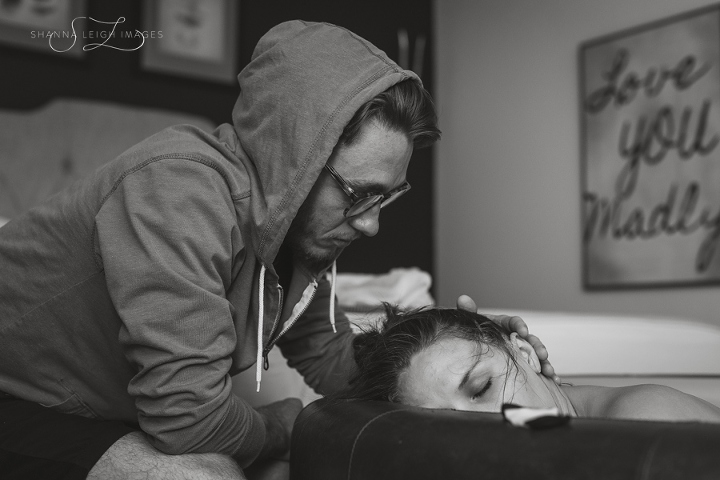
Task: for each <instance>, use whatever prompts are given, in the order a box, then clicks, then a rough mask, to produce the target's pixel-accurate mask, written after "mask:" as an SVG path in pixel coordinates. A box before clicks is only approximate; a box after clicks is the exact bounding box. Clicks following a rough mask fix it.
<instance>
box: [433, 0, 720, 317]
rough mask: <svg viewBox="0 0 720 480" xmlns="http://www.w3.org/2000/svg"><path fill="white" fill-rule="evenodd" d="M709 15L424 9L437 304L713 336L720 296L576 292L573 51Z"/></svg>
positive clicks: (569, 6)
mask: <svg viewBox="0 0 720 480" xmlns="http://www.w3.org/2000/svg"><path fill="white" fill-rule="evenodd" d="M711 3H714V2H710V1H706V0H633V1H627V0H602V1H596V0H467V1H460V0H448V1H443V0H440V1H438V2H436V5H435V12H436V18H435V22H436V25H435V31H436V35H435V39H436V59H437V61H436V65H437V71H436V72H437V73H436V86H437V89H436V92H437V94H436V97H437V101H438V106H439V110H440V122H441V127H442V129H443V132H444V133H443V140H442V141H441V142H440V144H439V146H438V148H437V155H436V159H437V160H436V172H437V173H436V199H437V203H436V206H435V215H436V226H437V230H436V255H435V259H436V269H435V271H436V277H435V280H436V292H437V297H438V301H439V302H440V303H441V304H444V305H452V304H454V302H455V298H456V297H457V295H459V294H461V293H468V294H470V295H471V296H473V297H474V299H475V300H476V301H477V303H478V304H480V305H484V306H487V307H499V308H505V309H512V308H515V309H539V310H566V311H577V312H580V311H582V312H608V313H613V312H616V313H631V314H654V315H664V316H683V317H688V318H695V319H699V320H702V321H705V322H708V323H715V324H719V325H720V315H719V314H718V312H719V311H720V286H715V287H701V288H700V287H696V288H675V289H650V290H623V291H603V292H597V291H594V292H587V291H583V289H582V286H581V285H582V278H581V238H580V233H581V229H580V221H581V220H580V219H581V213H580V156H579V155H580V146H579V138H580V125H579V113H578V102H579V100H578V71H577V67H578V64H577V53H578V46H579V44H580V43H581V42H583V41H585V40H589V39H592V38H596V37H598V36H602V35H604V34H609V33H613V32H616V31H618V30H622V29H625V28H628V27H632V26H636V25H640V24H643V23H646V22H649V21H653V20H656V19H661V18H665V17H668V16H671V15H674V14H676V13H680V12H684V11H688V10H692V9H694V8H698V7H702V6H705V5H708V4H711Z"/></svg>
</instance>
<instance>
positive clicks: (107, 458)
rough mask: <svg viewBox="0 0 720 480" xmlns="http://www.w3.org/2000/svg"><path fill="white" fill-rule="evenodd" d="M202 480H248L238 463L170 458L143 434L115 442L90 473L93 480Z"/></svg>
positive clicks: (221, 458) (202, 456)
mask: <svg viewBox="0 0 720 480" xmlns="http://www.w3.org/2000/svg"><path fill="white" fill-rule="evenodd" d="M138 475H143V476H142V478H143V479H147V480H153V479H166V478H173V479H175V478H177V479H199V480H238V479H241V480H244V479H245V476H244V475H243V473H242V470H240V468H239V467H238V465H237V463H235V461H234V460H233V459H232V458H230V457H228V456H226V455H220V454H216V453H188V454H185V455H167V454H164V453H162V452H160V451H158V450H157V449H155V448H154V447H153V446H152V445H150V443H149V442H148V441H147V439H146V438H145V435H144V434H143V433H141V432H132V433H129V434H127V435H125V436H124V437H122V438H120V439H119V440H118V441H117V442H115V443H114V444H113V445H112V446H111V447H110V448H109V449H108V450H107V451H106V452H105V454H104V455H103V456H102V457H100V460H98V462H97V463H96V464H95V466H94V467H93V468H92V470H90V473H89V474H88V476H87V478H88V479H89V480H96V479H97V480H101V479H103V480H121V479H128V478H138Z"/></svg>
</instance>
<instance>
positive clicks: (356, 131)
mask: <svg viewBox="0 0 720 480" xmlns="http://www.w3.org/2000/svg"><path fill="white" fill-rule="evenodd" d="M372 121H378V122H379V123H380V125H383V126H384V127H386V128H389V129H391V130H395V131H398V132H402V133H404V134H405V135H407V136H408V138H409V139H410V141H411V142H412V143H413V144H414V145H415V147H417V148H422V147H427V146H429V145H432V144H433V143H435V142H436V141H437V140H438V139H440V130H439V129H438V127H437V114H436V113H435V105H434V104H433V101H432V97H430V94H429V93H428V92H427V90H425V89H424V88H423V87H422V86H421V85H420V83H419V82H416V81H415V80H404V81H402V82H400V83H396V84H395V85H393V86H392V87H390V88H388V89H387V90H385V91H384V92H382V93H381V94H379V95H377V96H376V97H375V98H373V99H372V100H370V101H369V102H366V103H365V104H363V105H362V106H361V107H360V108H359V109H358V111H357V112H355V115H354V116H353V117H352V118H351V119H350V122H348V124H347V125H346V126H345V129H344V130H343V133H342V135H341V136H340V140H339V141H338V145H344V146H350V145H352V144H353V143H354V142H355V141H356V140H357V139H358V137H359V135H360V133H361V132H362V129H363V127H364V126H365V125H367V124H369V123H371V122H372Z"/></svg>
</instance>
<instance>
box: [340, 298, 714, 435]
mask: <svg viewBox="0 0 720 480" xmlns="http://www.w3.org/2000/svg"><path fill="white" fill-rule="evenodd" d="M386 313H387V315H386V318H385V319H384V320H383V321H381V323H380V324H379V325H378V326H377V327H375V328H370V329H368V330H366V331H365V332H363V333H361V334H360V335H358V336H357V338H356V339H355V340H354V348H355V360H356V363H357V365H358V370H357V372H356V374H355V376H354V378H353V380H352V381H351V384H350V388H349V390H347V391H346V392H345V394H344V395H343V396H345V397H350V398H357V399H365V400H385V401H391V402H397V403H403V404H408V405H415V406H419V407H426V408H449V409H455V410H471V411H479V412H499V411H500V410H501V407H502V405H503V404H504V403H513V404H516V405H521V406H525V407H534V408H552V407H557V408H558V410H559V413H560V414H562V415H570V416H579V417H595V418H615V419H635V420H676V421H702V422H720V408H718V407H716V406H714V405H712V404H710V403H708V402H706V401H704V400H701V399H699V398H697V397H693V396H692V395H687V394H685V393H682V392H679V391H678V390H675V389H673V388H670V387H665V386H661V385H635V386H630V387H599V386H589V385H583V386H581V385H577V386H575V385H569V384H563V385H561V386H558V385H557V384H555V383H554V382H553V381H552V380H550V379H548V378H546V377H545V376H543V375H541V374H540V362H539V361H538V358H537V356H536V354H535V351H534V350H533V348H532V347H531V346H530V344H528V343H527V342H526V341H525V340H523V339H522V338H520V337H518V335H517V334H516V333H508V332H507V331H505V330H503V329H502V327H500V326H498V325H497V324H495V323H493V322H492V321H490V320H489V319H488V318H486V317H484V316H483V315H479V314H476V313H472V312H468V311H464V310H456V309H441V308H423V309H419V310H413V311H410V312H401V311H399V310H397V309H395V308H393V307H391V306H388V305H386Z"/></svg>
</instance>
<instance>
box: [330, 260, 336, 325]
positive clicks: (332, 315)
mask: <svg viewBox="0 0 720 480" xmlns="http://www.w3.org/2000/svg"><path fill="white" fill-rule="evenodd" d="M336 277H337V263H336V262H333V264H332V268H331V269H330V325H331V326H332V329H333V333H337V329H336V328H335V278H336Z"/></svg>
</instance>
